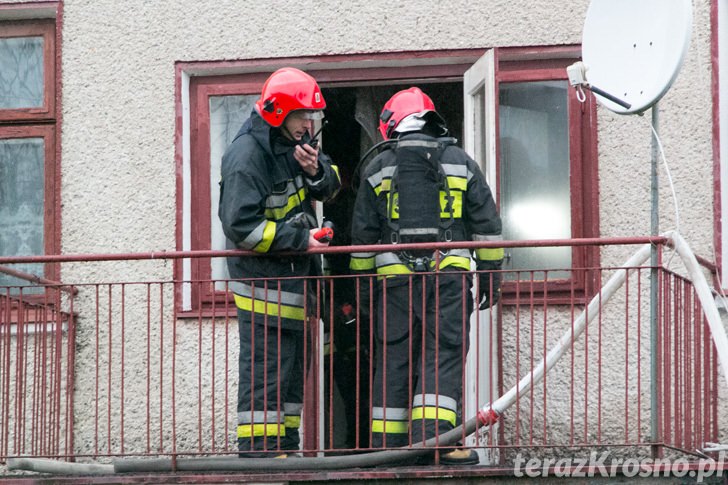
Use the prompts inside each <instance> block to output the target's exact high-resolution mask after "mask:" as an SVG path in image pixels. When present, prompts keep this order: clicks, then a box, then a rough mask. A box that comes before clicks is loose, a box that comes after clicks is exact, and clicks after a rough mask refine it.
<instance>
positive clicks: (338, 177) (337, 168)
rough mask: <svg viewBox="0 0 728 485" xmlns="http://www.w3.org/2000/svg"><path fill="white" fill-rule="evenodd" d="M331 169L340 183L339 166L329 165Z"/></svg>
mask: <svg viewBox="0 0 728 485" xmlns="http://www.w3.org/2000/svg"><path fill="white" fill-rule="evenodd" d="M331 168H332V169H333V170H334V173H335V174H336V178H337V179H338V180H339V182H341V175H339V166H338V165H334V164H333V163H332V164H331Z"/></svg>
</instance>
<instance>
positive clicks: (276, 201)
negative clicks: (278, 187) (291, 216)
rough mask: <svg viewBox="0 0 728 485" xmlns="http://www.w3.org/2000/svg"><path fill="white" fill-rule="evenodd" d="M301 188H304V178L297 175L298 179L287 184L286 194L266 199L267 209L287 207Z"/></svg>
mask: <svg viewBox="0 0 728 485" xmlns="http://www.w3.org/2000/svg"><path fill="white" fill-rule="evenodd" d="M301 186H303V177H301V176H300V175H296V178H295V179H294V180H289V181H288V182H286V191H285V192H282V193H280V194H273V195H269V196H268V198H266V199H265V207H266V209H277V208H279V207H285V206H286V205H288V199H289V198H290V197H291V196H292V195H295V194H296V192H298V191H299V190H300V187H301Z"/></svg>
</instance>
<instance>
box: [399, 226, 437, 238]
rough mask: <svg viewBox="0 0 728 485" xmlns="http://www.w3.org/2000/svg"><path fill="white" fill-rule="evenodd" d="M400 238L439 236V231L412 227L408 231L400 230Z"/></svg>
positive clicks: (430, 228)
mask: <svg viewBox="0 0 728 485" xmlns="http://www.w3.org/2000/svg"><path fill="white" fill-rule="evenodd" d="M399 234H400V235H401V236H423V235H427V234H440V230H439V229H436V228H432V227H413V228H409V229H400V230H399Z"/></svg>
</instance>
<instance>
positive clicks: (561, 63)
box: [175, 46, 599, 317]
mask: <svg viewBox="0 0 728 485" xmlns="http://www.w3.org/2000/svg"><path fill="white" fill-rule="evenodd" d="M484 52H485V50H484V49H469V50H458V51H427V52H401V53H382V54H367V55H335V56H322V57H311V58H293V59H261V60H250V61H236V62H231V61H224V62H219V63H215V62H209V63H200V62H194V63H178V64H177V113H178V116H177V156H176V161H177V167H178V170H177V173H178V180H177V187H178V191H177V192H178V195H177V207H178V210H177V247H178V249H182V246H183V243H182V241H183V237H182V227H183V224H184V221H183V219H184V209H183V200H182V199H183V196H182V193H183V182H182V173H183V163H184V162H183V156H182V145H183V142H184V141H183V140H182V131H183V123H182V116H183V107H182V102H181V96H182V94H181V90H182V87H181V86H182V81H181V79H182V77H183V75H185V74H186V75H189V73H193V74H192V75H191V77H190V78H189V111H190V149H189V154H190V161H189V163H190V165H189V168H190V190H191V194H190V204H191V208H190V210H191V213H190V217H189V219H190V220H191V221H192V227H191V228H190V249H192V250H209V249H210V248H211V241H210V229H211V219H210V210H211V207H210V192H209V187H210V167H209V160H210V139H209V137H210V120H209V98H210V97H211V96H220V95H233V94H240V95H244V94H257V93H258V92H259V91H260V88H261V87H262V85H263V82H264V81H265V79H266V78H267V77H268V75H269V74H270V72H272V71H274V70H275V69H277V68H278V67H283V66H287V65H295V66H302V67H303V68H305V69H308V70H310V71H311V72H312V73H314V75H315V77H316V79H317V81H318V82H319V84H321V85H322V86H323V87H331V86H353V85H356V84H360V83H362V81H366V82H367V83H370V84H386V83H389V82H412V83H416V82H417V81H419V80H422V79H434V78H436V79H441V80H458V79H460V80H462V78H463V74H464V72H465V71H466V70H467V69H468V68H470V66H471V65H472V64H473V63H474V62H475V61H476V60H477V59H478V58H479V57H480V56H481V55H482V54H483V53H484ZM579 52H580V49H579V48H578V47H576V46H566V47H564V46H559V47H552V48H548V47H544V48H534V49H522V48H500V49H496V63H497V64H496V65H497V69H496V71H497V72H496V82H497V83H498V82H510V81H526V80H542V79H549V80H551V79H566V70H565V68H566V65H568V64H567V61H568V63H571V62H574V61H575V60H576V58H577V57H578V53H579ZM413 59H416V62H414V65H408V66H407V67H406V69H405V68H402V63H403V62H409V63H412V60H413ZM443 59H446V60H447V62H442V61H443ZM544 59H548V60H544ZM371 60H376V61H377V63H378V64H379V66H378V67H361V66H362V61H371ZM231 70H233V71H238V72H244V74H220V75H215V72H216V71H217V72H225V71H227V72H230V71H231ZM195 73H200V74H199V75H198V76H196V75H194V74H195ZM544 76H546V77H544ZM496 86H497V85H496ZM496 92H497V91H496ZM569 96H570V98H569V110H570V129H569V134H570V139H572V146H571V147H570V148H571V150H570V153H571V159H572V160H571V162H572V179H574V180H575V181H574V182H572V234H573V237H575V238H576V237H593V236H596V235H597V234H598V190H597V187H598V184H597V181H598V174H597V171H596V167H597V165H596V160H597V156H596V155H597V153H596V108H595V106H594V105H593V104H592V103H589V104H587V105H579V104H578V102H577V101H576V98H575V97H574V98H573V100H572V97H573V93H570V94H569ZM497 101H498V100H497V96H496V103H497ZM572 119H574V120H576V119H578V120H579V122H572V121H571V120H572ZM577 136H578V140H579V141H578V143H575V142H574V141H573V140H574V138H575V137H577ZM579 157H581V158H582V159H583V160H584V163H583V164H582V165H580V166H579V164H578V163H576V162H577V160H578V159H579ZM575 171H576V172H575ZM577 172H578V173H577ZM589 209H591V210H589ZM584 211H588V214H587V213H585V212H584ZM581 214H583V217H582V216H581ZM598 261H599V253H598V250H594V249H584V248H576V249H574V259H573V261H572V267H581V266H580V265H582V264H583V265H585V267H592V266H594V265H596V264H598ZM578 265H579V266H578ZM190 270H191V274H190V280H191V281H193V282H195V283H193V284H192V285H191V295H190V296H191V299H190V302H191V309H190V310H184V309H183V308H182V306H181V301H182V298H180V295H179V294H178V295H177V296H178V298H177V301H178V303H177V306H176V310H177V314H178V316H180V317H199V316H204V317H208V316H213V315H219V314H220V312H221V311H222V309H223V308H228V310H229V312H230V314H231V315H232V314H234V312H235V306H234V305H224V303H225V302H226V299H227V298H229V296H228V295H225V294H224V293H222V292H219V291H217V292H216V291H214V289H213V284H212V282H211V281H210V279H211V267H210V264H209V259H203V258H200V259H193V260H192V263H191V267H190ZM175 275H176V276H177V279H178V280H180V281H181V280H182V279H184V276H183V268H182V263H181V261H179V260H178V261H176V262H175ZM196 282H205V283H204V284H199V285H198V284H197V283H196ZM208 282H209V283H208ZM593 284H594V283H593V282H592V281H591V280H589V279H587V278H584V277H583V275H582V276H581V278H580V279H579V280H578V281H575V283H574V284H572V283H571V281H567V282H554V283H548V285H547V293H548V302H549V303H560V302H561V301H562V300H563V301H567V298H569V297H570V295H571V294H572V291H574V287H575V288H576V291H577V293H583V292H590V291H591V287H592V286H593ZM178 291H181V290H178ZM509 291H510V292H509ZM505 293H506V294H505V301H506V302H507V301H508V300H509V299H510V300H511V301H513V299H514V298H516V297H518V295H517V294H515V293H514V290H513V289H510V290H509V289H508V288H506V291H505Z"/></svg>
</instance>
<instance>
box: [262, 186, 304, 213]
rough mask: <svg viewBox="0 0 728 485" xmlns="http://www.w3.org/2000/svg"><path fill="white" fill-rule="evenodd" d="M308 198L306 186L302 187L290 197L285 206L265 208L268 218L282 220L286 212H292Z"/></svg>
mask: <svg viewBox="0 0 728 485" xmlns="http://www.w3.org/2000/svg"><path fill="white" fill-rule="evenodd" d="M304 200H306V188H305V187H301V188H300V189H299V190H298V195H296V194H295V193H294V194H293V195H291V196H290V197H288V202H287V203H286V205H285V206H283V207H273V208H267V209H266V210H265V217H266V219H273V220H274V221H280V220H282V219H283V218H285V217H286V214H288V213H289V212H291V211H292V210H293V209H295V208H296V207H298V206H299V205H301V203H302V202H303V201H304Z"/></svg>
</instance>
